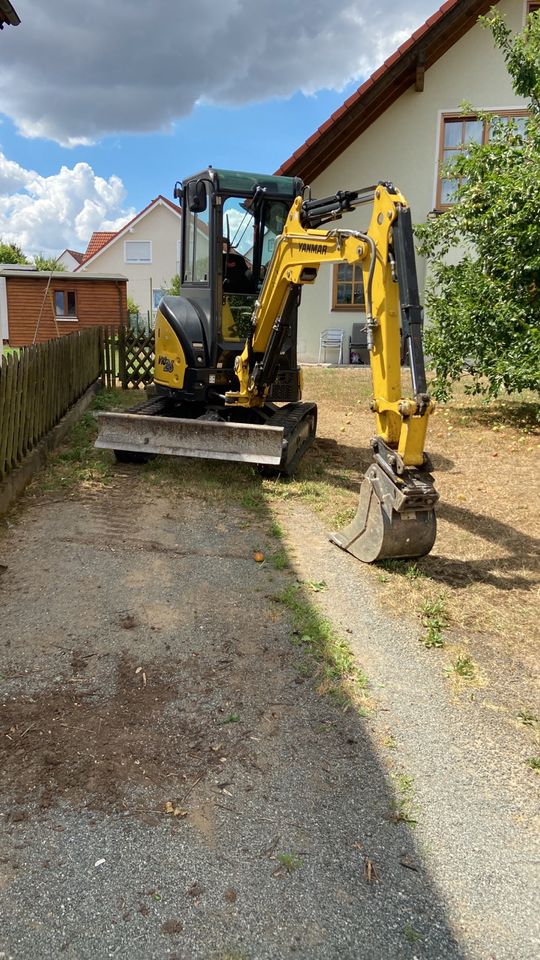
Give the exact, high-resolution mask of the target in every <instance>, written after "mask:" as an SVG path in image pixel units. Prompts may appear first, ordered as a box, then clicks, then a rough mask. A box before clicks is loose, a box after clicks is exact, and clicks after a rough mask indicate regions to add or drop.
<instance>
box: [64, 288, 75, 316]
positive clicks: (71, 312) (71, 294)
mask: <svg viewBox="0 0 540 960" xmlns="http://www.w3.org/2000/svg"><path fill="white" fill-rule="evenodd" d="M66 296H67V315H68V317H75V316H76V315H77V310H76V309H75V291H74V290H68V292H67V294H66Z"/></svg>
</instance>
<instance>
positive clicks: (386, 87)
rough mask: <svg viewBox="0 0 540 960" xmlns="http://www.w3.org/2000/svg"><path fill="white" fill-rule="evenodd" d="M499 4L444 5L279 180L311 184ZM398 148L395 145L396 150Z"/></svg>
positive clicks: (465, 0) (467, 1)
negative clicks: (293, 179) (297, 179)
mask: <svg viewBox="0 0 540 960" xmlns="http://www.w3.org/2000/svg"><path fill="white" fill-rule="evenodd" d="M497 2H498V0H446V3H443V5H442V7H440V8H439V9H438V10H437V11H436V12H435V13H434V14H433V15H432V16H431V17H429V19H428V20H426V22H425V23H424V24H423V25H422V26H421V27H419V28H418V30H415V32H414V33H413V34H412V36H411V37H409V39H408V40H406V41H405V43H403V44H402V45H401V46H400V47H399V48H398V49H397V50H396V51H395V53H393V54H392V56H391V57H389V58H388V59H387V60H385V62H384V63H383V64H382V66H380V67H379V68H378V69H377V70H375V72H374V73H372V75H371V76H370V77H369V78H368V79H367V80H366V81H365V83H363V84H362V86H360V87H359V88H358V90H356V92H355V93H353V94H352V96H350V97H349V98H348V99H347V100H345V103H343V104H342V105H341V107H339V108H338V109H337V110H336V111H335V112H334V113H333V114H332V115H331V116H330V117H329V118H328V120H326V121H325V122H324V123H323V124H322V125H321V126H320V127H319V128H318V130H316V131H315V133H313V134H312V135H311V136H310V137H308V139H307V140H306V141H305V143H303V144H302V145H301V146H300V147H298V149H297V150H295V151H294V153H293V154H292V155H291V156H290V157H289V158H288V159H287V160H285V162H284V163H282V164H281V166H280V167H279V169H278V170H276V173H277V174H283V175H286V176H293V175H294V176H297V177H302V179H303V180H304V181H305V182H307V183H309V182H310V181H311V180H313V179H314V178H315V177H317V176H318V175H319V174H320V173H322V171H323V170H325V169H326V167H328V166H329V165H330V163H332V161H333V160H335V159H336V157H338V156H339V155H340V153H342V152H343V150H345V149H346V147H348V146H349V145H350V144H351V143H353V141H354V140H356V138H357V137H359V136H360V134H361V133H363V132H364V130H366V129H367V128H368V127H369V126H370V124H372V123H373V122H374V120H376V119H377V117H380V116H381V114H382V113H384V111H385V110H386V109H387V108H388V107H389V106H390V105H391V104H392V103H394V101H395V100H397V99H398V98H399V97H400V96H401V95H402V93H404V92H405V90H407V89H409V88H410V87H411V86H412V85H413V84H414V83H417V84H419V85H420V86H419V87H418V89H420V90H421V89H422V88H423V73H424V71H425V70H427V69H428V68H429V67H431V66H433V64H434V63H436V61H437V60H438V59H439V58H440V57H442V55H443V54H444V53H446V51H447V50H449V49H450V47H452V46H453V45H454V43H456V42H457V41H458V40H459V39H460V38H461V37H462V36H463V35H464V34H465V33H467V31H468V30H470V29H471V27H473V26H474V24H475V23H476V21H477V20H478V17H479V16H480V15H481V14H484V13H487V11H488V10H489V8H490V7H491V6H493V5H494V4H495V3H497ZM398 147H399V145H398V144H396V148H398Z"/></svg>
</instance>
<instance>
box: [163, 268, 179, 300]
mask: <svg viewBox="0 0 540 960" xmlns="http://www.w3.org/2000/svg"><path fill="white" fill-rule="evenodd" d="M166 291H167V293H169V294H170V295H171V296H172V297H179V296H180V274H179V273H175V275H174V277H173V278H172V280H171V281H170V282H169V283H168V284H167V287H166Z"/></svg>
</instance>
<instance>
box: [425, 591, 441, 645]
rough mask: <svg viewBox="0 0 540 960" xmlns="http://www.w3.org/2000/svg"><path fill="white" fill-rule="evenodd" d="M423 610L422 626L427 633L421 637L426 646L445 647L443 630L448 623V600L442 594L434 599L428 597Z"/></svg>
mask: <svg viewBox="0 0 540 960" xmlns="http://www.w3.org/2000/svg"><path fill="white" fill-rule="evenodd" d="M420 609H421V612H422V626H423V627H425V631H426V632H425V633H424V635H423V636H422V637H421V638H420V639H421V640H422V643H423V644H424V646H425V647H428V649H429V648H433V647H443V646H444V636H443V630H444V628H445V627H446V625H447V623H448V614H447V611H446V600H445V598H444V596H443V595H442V594H439V596H437V597H435V598H434V599H426V600H424V601H423V602H422V605H421V607H420Z"/></svg>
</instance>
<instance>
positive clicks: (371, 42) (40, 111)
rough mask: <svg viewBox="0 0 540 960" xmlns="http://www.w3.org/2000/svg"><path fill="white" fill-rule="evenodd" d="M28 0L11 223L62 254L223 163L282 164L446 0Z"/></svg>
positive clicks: (6, 132)
mask: <svg viewBox="0 0 540 960" xmlns="http://www.w3.org/2000/svg"><path fill="white" fill-rule="evenodd" d="M14 6H15V8H16V10H17V12H18V14H19V16H20V18H21V24H20V26H18V27H6V28H5V29H4V31H2V33H0V104H1V106H2V111H3V112H0V236H1V237H2V238H3V239H5V240H10V241H14V242H17V243H19V245H21V246H22V247H23V249H24V250H25V251H26V252H27V253H29V254H33V253H38V252H44V253H47V254H51V253H55V254H56V253H59V252H60V251H61V250H62V249H64V248H65V247H72V248H74V249H79V250H83V249H84V248H85V247H86V243H87V241H88V239H89V237H90V235H91V233H92V231H93V230H99V229H105V230H107V229H119V228H120V226H121V225H122V224H123V223H125V222H126V220H127V219H129V218H130V217H131V216H132V215H133V214H134V213H136V212H137V211H138V210H140V209H142V207H144V206H146V204H147V203H148V202H149V201H150V200H152V199H153V198H154V197H155V196H157V194H159V193H162V194H163V195H164V196H167V197H171V196H172V187H173V184H174V181H175V180H176V179H181V178H182V177H183V176H185V175H187V174H190V173H193V172H195V171H196V170H198V169H201V168H204V167H205V166H207V165H208V164H209V163H211V164H213V165H214V166H222V167H229V168H232V169H244V170H258V171H261V172H271V171H273V170H275V169H276V167H278V166H279V165H280V164H281V163H282V162H283V161H284V160H285V159H286V158H287V157H288V156H289V155H290V154H291V153H292V152H293V151H294V150H295V149H296V148H297V147H298V146H299V145H300V144H301V143H303V141H304V140H305V139H306V138H307V137H308V136H310V135H311V134H312V133H313V132H314V130H315V129H316V128H317V127H318V126H319V125H320V124H321V123H323V122H324V120H326V119H327V117H328V116H329V114H330V113H332V111H333V110H335V109H336V108H337V107H338V106H339V105H340V104H341V103H342V102H343V100H344V99H345V98H346V97H347V96H349V95H350V93H351V92H352V91H353V90H355V89H356V88H357V87H358V85H359V84H360V83H361V82H362V81H363V79H365V77H366V76H368V75H369V73H370V72H372V70H374V69H376V67H377V66H379V65H380V63H381V62H382V61H383V59H384V58H385V57H386V56H388V55H389V54H390V53H391V52H392V51H393V50H394V49H395V48H396V47H397V46H398V45H399V43H401V42H403V40H404V39H406V37H408V36H409V35H410V33H411V32H412V31H413V30H414V29H415V28H416V27H417V26H418V25H419V24H420V23H422V22H423V21H424V20H425V19H426V17H428V16H429V15H430V14H431V13H432V12H433V11H434V9H435V8H436V3H434V2H433V0H409V2H396V0H393V2H392V0H332V2H330V0H311V2H310V5H309V7H308V6H306V4H305V2H299V0H273V3H272V5H269V4H268V3H267V2H266V0H229V2H228V3H226V4H224V3H222V4H220V5H216V4H215V0H152V2H151V3H146V4H139V5H138V4H137V3H136V0H135V2H133V0H114V3H111V2H110V0H94V2H93V3H92V4H91V5H86V4H85V5H82V6H81V5H79V4H74V3H73V2H72V0H47V3H43V2H42V0H14ZM338 186H341V187H348V186H354V185H352V184H340V185H338Z"/></svg>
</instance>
